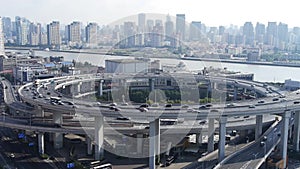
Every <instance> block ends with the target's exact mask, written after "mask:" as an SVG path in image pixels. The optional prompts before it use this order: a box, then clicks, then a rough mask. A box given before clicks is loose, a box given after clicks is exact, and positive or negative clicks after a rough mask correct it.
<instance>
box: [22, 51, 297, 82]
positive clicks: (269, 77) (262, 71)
mask: <svg viewBox="0 0 300 169" xmlns="http://www.w3.org/2000/svg"><path fill="white" fill-rule="evenodd" d="M23 52H24V51H23ZM35 54H36V55H37V56H43V57H49V56H64V58H65V61H72V60H73V59H74V60H76V61H80V62H85V61H87V62H90V63H92V64H93V65H98V66H104V61H105V59H119V58H128V57H125V56H111V55H101V54H86V53H68V52H53V51H35ZM153 60H155V59H153ZM160 60H161V64H162V65H164V64H168V65H170V64H173V65H176V64H178V63H179V62H180V61H183V62H184V63H185V64H186V65H187V68H188V69H189V70H200V69H203V68H204V67H209V66H213V67H216V68H224V67H226V68H228V70H232V71H240V72H243V73H254V80H255V81H261V82H284V80H286V79H292V80H298V81H300V68H296V67H282V66H268V65H250V64H249V65H248V64H235V63H218V62H209V61H193V60H177V59H167V58H165V59H160Z"/></svg>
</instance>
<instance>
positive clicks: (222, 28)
mask: <svg viewBox="0 0 300 169" xmlns="http://www.w3.org/2000/svg"><path fill="white" fill-rule="evenodd" d="M224 33H225V26H219V35H223V34H224Z"/></svg>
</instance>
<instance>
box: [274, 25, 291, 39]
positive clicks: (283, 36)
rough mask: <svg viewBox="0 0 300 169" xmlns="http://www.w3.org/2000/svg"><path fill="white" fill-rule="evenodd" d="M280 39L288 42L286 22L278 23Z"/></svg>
mask: <svg viewBox="0 0 300 169" xmlns="http://www.w3.org/2000/svg"><path fill="white" fill-rule="evenodd" d="M277 31H278V41H279V42H288V36H289V35H288V25H287V24H285V23H281V22H280V23H279V24H278V29H277Z"/></svg>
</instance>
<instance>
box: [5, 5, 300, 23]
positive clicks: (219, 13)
mask: <svg viewBox="0 0 300 169" xmlns="http://www.w3.org/2000/svg"><path fill="white" fill-rule="evenodd" d="M23 2H24V3H22V5H15V4H20V2H19V1H16V0H12V1H9V2H4V3H2V5H1V7H0V11H1V14H0V15H1V16H8V17H14V16H23V17H26V18H28V19H29V20H33V21H39V22H41V23H43V24H47V23H50V22H52V21H54V20H58V21H60V22H61V23H65V24H68V23H71V22H73V21H74V20H79V21H81V22H82V23H84V24H87V23H89V22H97V23H99V25H107V24H110V23H112V22H114V21H117V20H119V19H121V18H123V17H126V16H132V15H136V14H137V13H146V14H147V13H159V14H170V15H171V16H176V14H178V13H185V14H186V21H187V22H192V21H201V22H202V23H205V24H206V25H208V26H219V25H223V26H229V25H230V24H234V25H243V23H244V22H252V23H256V22H260V23H267V22H271V21H272V22H283V23H287V24H289V26H290V27H294V26H300V23H299V24H298V21H297V20H298V18H297V13H296V12H297V9H296V8H297V7H296V5H292V4H293V3H294V1H293V0H287V1H285V3H284V4H282V3H281V2H280V1H272V4H270V3H269V2H264V1H258V0H255V1H251V3H247V2H244V3H243V4H241V3H240V2H239V1H236V0H229V1H219V0H213V1H207V2H194V3H187V2H184V1H180V2H173V1H169V0H165V1H162V2H160V1H158V0H151V1H146V0H142V1H137V2H133V1H131V2H130V3H128V1H127V2H125V1H120V0H113V1H108V0H102V1H101V2H100V1H97V0H89V1H77V2H76V3H75V2H74V1H69V0H67V1H63V2H61V1H56V2H55V3H53V1H51V2H50V1H37V0H24V1H23ZM91 4H92V5H91ZM128 4H130V5H128ZM157 4H159V5H157ZM83 7H85V8H83ZM33 9H34V10H33ZM79 11H80V15H78V12H79ZM287 16H288V17H287Z"/></svg>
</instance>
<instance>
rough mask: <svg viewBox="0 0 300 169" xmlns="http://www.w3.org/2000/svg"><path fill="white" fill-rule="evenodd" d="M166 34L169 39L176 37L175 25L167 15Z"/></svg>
mask: <svg viewBox="0 0 300 169" xmlns="http://www.w3.org/2000/svg"><path fill="white" fill-rule="evenodd" d="M165 34H166V36H167V37H171V36H173V35H174V23H173V22H172V20H171V17H170V15H167V20H166V23H165Z"/></svg>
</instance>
